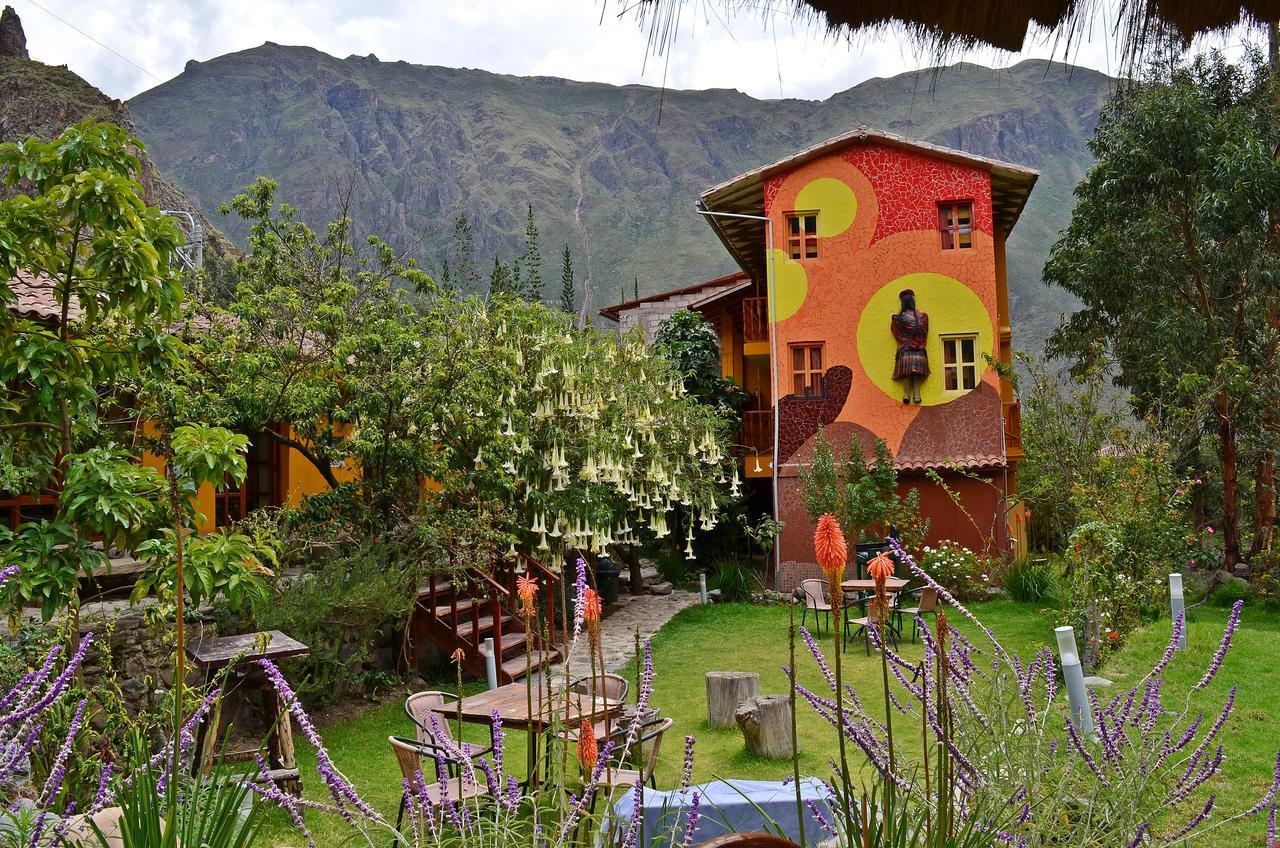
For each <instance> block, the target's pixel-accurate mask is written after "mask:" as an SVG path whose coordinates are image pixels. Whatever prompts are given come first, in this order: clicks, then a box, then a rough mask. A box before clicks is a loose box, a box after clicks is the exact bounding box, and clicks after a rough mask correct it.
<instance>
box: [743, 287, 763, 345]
mask: <svg viewBox="0 0 1280 848" xmlns="http://www.w3.org/2000/svg"><path fill="white" fill-rule="evenodd" d="M768 304H769V299H768V298H766V297H748V298H745V299H744V300H743V301H742V340H743V341H744V342H767V341H768V340H769V305H768Z"/></svg>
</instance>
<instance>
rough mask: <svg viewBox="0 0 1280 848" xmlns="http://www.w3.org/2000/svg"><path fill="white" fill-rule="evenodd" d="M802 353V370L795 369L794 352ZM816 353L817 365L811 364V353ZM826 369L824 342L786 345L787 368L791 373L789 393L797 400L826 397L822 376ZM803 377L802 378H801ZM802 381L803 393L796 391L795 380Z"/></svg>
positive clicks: (825, 347)
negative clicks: (800, 351) (799, 379)
mask: <svg viewBox="0 0 1280 848" xmlns="http://www.w3.org/2000/svg"><path fill="white" fill-rule="evenodd" d="M799 350H802V351H804V362H803V365H804V367H803V368H796V351H799ZM815 350H816V351H817V352H818V365H817V367H816V368H815V367H814V364H813V351H815ZM826 367H827V346H826V343H825V342H792V343H791V344H789V345H787V368H788V369H790V371H791V383H790V386H791V393H792V395H794V396H795V397H798V398H806V399H821V398H824V397H826V396H827V392H826V386H825V385H823V382H822V375H823V373H825V371H826ZM801 375H803V377H802V376H801ZM797 378H801V379H803V380H804V391H796V379H797Z"/></svg>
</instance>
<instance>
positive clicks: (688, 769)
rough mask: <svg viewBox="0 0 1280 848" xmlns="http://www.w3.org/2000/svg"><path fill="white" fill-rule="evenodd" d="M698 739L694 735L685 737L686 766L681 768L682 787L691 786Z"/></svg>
mask: <svg viewBox="0 0 1280 848" xmlns="http://www.w3.org/2000/svg"><path fill="white" fill-rule="evenodd" d="M697 741H698V740H697V739H696V738H694V737H692V736H686V737H685V738H684V767H683V768H682V769H681V770H680V789H681V790H685V789H688V788H689V781H691V780H692V779H693V746H694V744H695V743H696V742H697Z"/></svg>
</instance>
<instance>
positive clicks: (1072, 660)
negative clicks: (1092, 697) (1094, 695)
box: [1053, 627, 1093, 738]
mask: <svg viewBox="0 0 1280 848" xmlns="http://www.w3.org/2000/svg"><path fill="white" fill-rule="evenodd" d="M1053 633H1054V635H1055V636H1057V637H1058V656H1059V657H1060V658H1061V659H1062V677H1063V679H1064V680H1065V681H1066V684H1067V702H1068V703H1069V704H1070V705H1071V723H1072V724H1073V725H1074V726H1075V729H1076V732H1077V733H1079V734H1080V735H1081V737H1084V738H1088V737H1090V736H1092V735H1093V711H1092V710H1091V709H1090V708H1089V693H1088V692H1087V691H1085V686H1084V670H1083V669H1082V668H1081V667H1080V652H1079V651H1077V650H1076V631H1075V628H1072V627H1058V628H1056V629H1055V630H1054V631H1053Z"/></svg>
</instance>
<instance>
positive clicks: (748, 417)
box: [742, 409, 773, 453]
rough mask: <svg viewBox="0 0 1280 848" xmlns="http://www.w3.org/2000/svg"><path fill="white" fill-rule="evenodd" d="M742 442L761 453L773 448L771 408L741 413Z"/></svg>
mask: <svg viewBox="0 0 1280 848" xmlns="http://www.w3.org/2000/svg"><path fill="white" fill-rule="evenodd" d="M742 444H744V445H746V446H747V447H749V448H755V449H756V450H758V451H760V452H761V453H767V452H769V451H772V450H773V410H771V409H760V410H750V411H747V412H744V413H742Z"/></svg>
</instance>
